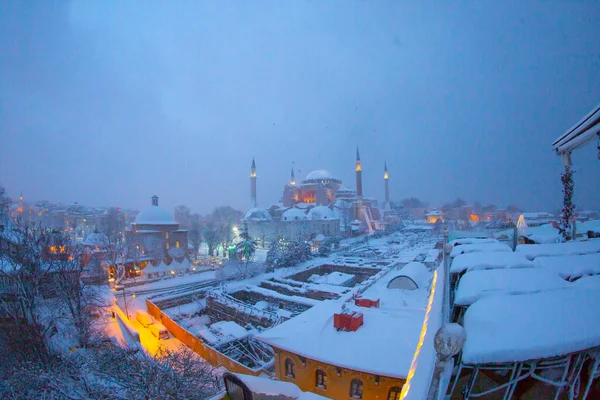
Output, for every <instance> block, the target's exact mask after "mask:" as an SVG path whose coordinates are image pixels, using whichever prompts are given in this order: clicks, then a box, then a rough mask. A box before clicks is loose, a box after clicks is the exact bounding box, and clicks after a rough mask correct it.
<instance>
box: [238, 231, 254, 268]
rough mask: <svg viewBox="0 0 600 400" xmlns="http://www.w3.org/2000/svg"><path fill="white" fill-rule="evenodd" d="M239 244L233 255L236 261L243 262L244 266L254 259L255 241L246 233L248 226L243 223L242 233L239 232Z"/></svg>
mask: <svg viewBox="0 0 600 400" xmlns="http://www.w3.org/2000/svg"><path fill="white" fill-rule="evenodd" d="M240 239H241V240H240V242H239V243H237V244H236V246H235V253H236V256H237V259H238V260H241V261H244V262H245V263H246V264H247V263H248V262H250V261H252V259H253V258H254V253H255V252H256V241H255V240H254V239H252V238H251V237H250V234H249V233H248V224H247V223H246V222H244V226H243V228H242V231H241V232H240Z"/></svg>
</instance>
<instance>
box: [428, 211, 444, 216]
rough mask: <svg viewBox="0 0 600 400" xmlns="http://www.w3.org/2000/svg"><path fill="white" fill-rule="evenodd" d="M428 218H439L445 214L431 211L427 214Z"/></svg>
mask: <svg viewBox="0 0 600 400" xmlns="http://www.w3.org/2000/svg"><path fill="white" fill-rule="evenodd" d="M425 215H426V216H428V217H430V216H431V217H433V216H439V215H444V213H443V212H441V211H440V210H431V211H429V212H428V213H427V214H425Z"/></svg>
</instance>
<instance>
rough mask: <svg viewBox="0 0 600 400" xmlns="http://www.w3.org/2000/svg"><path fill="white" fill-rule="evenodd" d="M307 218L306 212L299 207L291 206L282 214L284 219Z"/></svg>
mask: <svg viewBox="0 0 600 400" xmlns="http://www.w3.org/2000/svg"><path fill="white" fill-rule="evenodd" d="M305 219H306V214H305V213H304V211H302V210H300V209H299V208H290V209H289V210H287V211H286V212H284V213H283V215H282V216H281V220H282V221H302V220H305Z"/></svg>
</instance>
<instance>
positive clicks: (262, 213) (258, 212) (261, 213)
mask: <svg viewBox="0 0 600 400" xmlns="http://www.w3.org/2000/svg"><path fill="white" fill-rule="evenodd" d="M271 219H272V218H271V214H269V212H268V211H267V210H265V209H264V208H251V209H250V210H248V212H247V213H246V215H245V216H244V220H245V221H270V220H271Z"/></svg>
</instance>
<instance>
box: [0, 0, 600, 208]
mask: <svg viewBox="0 0 600 400" xmlns="http://www.w3.org/2000/svg"><path fill="white" fill-rule="evenodd" d="M516 4H517V3H510V2H507V3H502V4H495V3H485V4H484V3H481V4H467V5H461V6H454V7H453V6H450V5H435V6H433V5H428V4H424V5H419V6H416V5H410V4H387V5H385V6H384V5H377V4H370V3H352V4H350V5H348V4H347V3H335V2H331V3H327V4H322V3H294V5H284V4H280V3H264V4H263V6H262V7H261V6H252V5H244V4H239V5H236V4H230V5H223V4H219V5H218V6H217V5H211V4H210V3H206V4H201V3H179V4H174V5H173V4H171V5H169V6H167V5H164V4H160V3H158V4H153V5H152V6H149V7H146V8H144V9H139V8H137V7H135V5H119V6H118V7H117V6H116V5H112V4H101V3H97V4H90V3H83V2H76V1H74V2H35V3H31V4H28V5H21V4H18V3H5V4H2V6H1V7H2V12H1V13H0V22H1V23H0V26H1V27H0V44H1V45H2V47H3V48H5V49H6V52H4V54H3V55H2V56H1V57H2V58H1V60H2V63H0V72H1V74H0V76H1V78H0V83H1V84H0V99H1V100H2V103H1V104H2V107H0V142H1V144H2V146H0V160H1V165H0V184H1V185H3V186H5V187H6V188H7V190H8V192H9V194H10V195H11V196H12V197H17V196H18V194H19V193H20V192H23V193H24V194H25V197H26V198H29V199H39V200H42V199H48V200H55V201H61V202H64V203H68V204H70V203H72V202H74V201H77V202H79V203H83V204H90V205H119V206H121V207H126V208H141V207H143V206H145V205H146V204H147V198H148V197H149V196H151V195H153V194H157V195H158V196H160V197H161V199H162V202H163V204H164V205H165V207H168V208H171V209H172V208H173V207H174V206H176V205H179V204H186V205H188V206H190V207H191V208H192V209H194V210H197V211H198V212H200V213H206V212H209V211H210V210H211V209H212V208H214V207H215V206H217V205H225V204H229V205H231V206H232V207H235V208H238V209H247V207H248V198H249V187H248V180H247V179H248V166H249V163H250V162H251V159H252V156H255V157H256V163H257V176H258V178H257V190H258V193H259V195H258V202H259V204H260V205H263V206H268V205H270V204H272V203H275V202H277V201H278V200H279V193H280V191H281V188H282V186H283V185H284V184H285V183H286V182H287V180H288V177H289V171H290V167H291V166H292V165H295V166H296V167H297V169H298V170H299V171H302V172H299V173H298V179H301V178H302V177H303V175H305V174H306V173H308V172H309V171H312V170H315V169H319V168H324V169H327V170H329V171H330V172H331V173H332V174H334V175H336V176H338V177H339V178H340V179H342V180H343V181H345V182H352V181H353V179H352V176H353V175H352V174H353V166H354V149H355V147H356V146H357V145H358V146H359V147H360V148H361V155H362V157H363V165H364V177H363V180H364V186H365V187H364V191H365V193H366V195H368V196H370V197H376V198H377V199H379V200H380V201H383V198H384V185H383V177H382V174H383V164H384V160H385V161H387V163H388V168H389V174H390V182H389V186H390V197H391V200H395V201H398V200H400V199H402V198H404V197H409V196H414V197H417V198H420V199H422V200H424V201H427V202H429V203H430V204H432V205H441V204H443V203H444V202H447V201H451V200H452V199H454V198H457V197H462V198H465V199H468V200H469V201H472V202H473V201H479V202H481V203H483V204H490V203H494V204H498V205H506V204H510V203H516V204H518V205H519V206H520V207H521V208H523V209H527V210H554V209H557V208H560V204H561V201H562V193H561V183H560V173H561V161H560V159H559V157H557V156H556V155H555V154H554V153H553V151H552V149H551V143H552V142H553V141H554V140H555V139H556V138H557V137H558V136H559V135H561V134H562V133H563V132H564V131H566V130H567V129H568V128H570V127H571V125H572V124H573V122H574V121H577V120H578V119H579V118H580V117H581V115H584V114H585V113H586V112H588V111H589V110H590V109H591V108H592V107H593V106H594V105H596V104H597V103H598V102H599V101H600V99H599V98H598V93H600V73H599V72H600V58H599V54H600V38H599V37H598V35H597V34H596V30H597V24H596V23H595V21H597V20H598V19H600V11H599V10H598V9H597V7H594V5H592V4H585V3H577V4H574V3H573V4H571V3H560V2H553V3H528V4H526V5H523V4H519V5H518V6H516ZM498 16H501V18H499V17H498ZM40 21H43V22H41V23H40ZM483 21H485V23H483ZM223 27H226V28H227V29H225V30H223ZM595 152H596V150H595V149H594V148H593V146H591V147H589V148H585V149H582V150H581V151H580V152H578V154H576V155H575V156H574V159H573V162H574V164H575V167H576V170H577V172H576V174H575V181H576V190H575V204H577V205H578V206H579V207H580V209H588V208H598V207H600V190H599V189H600V187H599V183H598V182H600V179H598V178H599V177H600V170H599V169H598V164H597V157H596V154H595Z"/></svg>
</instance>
